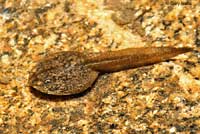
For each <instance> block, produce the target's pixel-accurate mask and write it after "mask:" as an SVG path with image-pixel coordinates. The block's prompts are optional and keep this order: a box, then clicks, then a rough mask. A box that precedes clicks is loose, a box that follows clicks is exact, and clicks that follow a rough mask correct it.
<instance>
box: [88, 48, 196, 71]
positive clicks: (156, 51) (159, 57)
mask: <svg viewBox="0 0 200 134" xmlns="http://www.w3.org/2000/svg"><path fill="white" fill-rule="evenodd" d="M192 50H193V49H192V48H188V47H183V48H174V47H142V48H128V49H123V50H118V51H112V52H104V53H100V54H94V55H93V56H90V57H88V58H87V59H86V65H87V66H88V67H90V68H92V69H94V70H96V71H100V72H115V71H121V70H125V69H131V68H136V67H141V66H146V65H151V64H155V63H159V62H162V61H166V60H168V59H170V58H172V57H175V56H177V55H179V54H182V53H186V52H189V51H192Z"/></svg>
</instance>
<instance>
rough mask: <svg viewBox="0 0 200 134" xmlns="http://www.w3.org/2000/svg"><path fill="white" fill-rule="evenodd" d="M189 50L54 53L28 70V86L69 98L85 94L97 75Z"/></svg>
mask: <svg viewBox="0 0 200 134" xmlns="http://www.w3.org/2000/svg"><path fill="white" fill-rule="evenodd" d="M191 50H192V49H191V48H172V47H157V48H156V47H152V48H128V49H124V50H118V51H113V52H104V53H93V54H82V53H79V52H73V51H68V52H60V53H55V54H53V55H51V56H49V57H47V58H45V59H43V60H41V61H40V62H39V63H38V64H37V65H36V66H35V67H34V68H33V70H32V73H31V74H30V77H29V85H30V86H32V87H34V88H35V89H37V90H39V91H41V92H43V93H47V94H52V95H72V94H77V93H80V92H83V91H85V90H86V89H88V88H89V87H90V86H91V85H92V83H93V82H94V81H95V80H96V79H97V77H98V74H99V72H114V71H121V70H124V69H130V68H135V67H140V66H145V65H150V64H154V63H158V62H161V61H165V60H167V59H169V58H171V57H174V56H176V55H178V54H181V53H185V52H188V51H191Z"/></svg>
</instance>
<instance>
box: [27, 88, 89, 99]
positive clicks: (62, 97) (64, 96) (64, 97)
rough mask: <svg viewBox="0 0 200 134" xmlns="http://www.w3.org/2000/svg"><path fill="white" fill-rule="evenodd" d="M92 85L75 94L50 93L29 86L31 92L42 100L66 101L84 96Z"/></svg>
mask: <svg viewBox="0 0 200 134" xmlns="http://www.w3.org/2000/svg"><path fill="white" fill-rule="evenodd" d="M91 89H92V88H91V87H90V88H88V89H87V90H85V91H83V92H81V93H79V94H74V95H50V94H45V93H42V92H40V91H38V90H36V89H35V88H33V87H29V90H30V92H31V93H32V94H33V95H34V96H35V97H37V98H39V99H42V100H48V101H55V102H58V101H66V100H72V99H80V98H82V97H83V96H85V95H87V94H88V93H89V92H90V91H91Z"/></svg>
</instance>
